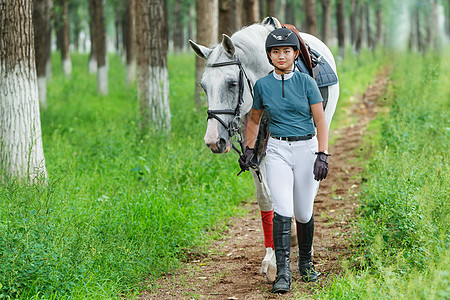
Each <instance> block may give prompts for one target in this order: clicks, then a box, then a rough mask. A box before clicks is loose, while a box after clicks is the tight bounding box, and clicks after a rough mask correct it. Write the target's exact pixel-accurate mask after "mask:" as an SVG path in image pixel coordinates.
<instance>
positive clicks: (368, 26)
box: [364, 3, 373, 48]
mask: <svg viewBox="0 0 450 300" xmlns="http://www.w3.org/2000/svg"><path fill="white" fill-rule="evenodd" d="M364 15H365V17H366V22H365V23H366V39H367V47H368V48H372V47H373V43H372V41H373V37H372V28H371V22H370V9H369V3H365V4H364Z"/></svg>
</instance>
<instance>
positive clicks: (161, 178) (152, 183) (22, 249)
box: [0, 55, 254, 299]
mask: <svg viewBox="0 0 450 300" xmlns="http://www.w3.org/2000/svg"><path fill="white" fill-rule="evenodd" d="M72 60H73V67H74V68H73V69H74V71H73V74H72V76H71V77H70V78H64V76H63V75H62V74H61V72H60V65H59V63H58V62H59V58H58V57H54V60H53V61H54V66H53V75H54V77H53V80H52V81H51V82H50V83H49V87H48V110H47V111H46V112H42V114H41V118H42V132H43V143H44V153H45V157H46V165H47V170H48V173H49V179H48V181H47V185H46V186H43V185H36V186H24V185H20V184H18V183H16V182H9V183H8V184H7V185H3V186H1V187H0V199H2V200H1V202H0V227H1V229H2V230H1V231H0V249H2V252H0V260H1V261H2V263H1V265H0V297H2V296H3V297H5V296H10V297H13V298H15V297H19V298H30V297H32V296H34V297H35V298H40V297H43V298H51V297H55V298H61V297H72V298H89V299H93V298H98V299H105V298H117V297H119V296H120V295H121V294H123V293H128V292H129V291H131V290H132V289H135V288H137V287H138V283H139V282H141V281H142V280H144V279H146V278H149V279H152V278H155V277H156V276H158V275H161V274H163V273H167V272H171V271H172V270H174V269H176V268H177V267H178V266H179V264H180V261H182V260H183V259H185V257H186V256H187V255H188V254H189V253H190V252H191V253H192V252H194V253H195V252H196V251H201V245H203V244H204V240H205V239H206V238H205V236H206V233H207V232H208V230H209V229H211V228H214V227H221V226H222V225H223V224H224V223H225V221H226V218H227V217H228V216H230V215H232V214H236V207H237V204H238V203H240V202H242V201H245V200H246V199H248V198H250V197H252V195H253V193H254V192H253V190H254V189H253V184H252V180H251V179H250V176H247V175H248V174H245V176H240V177H236V173H237V172H238V165H237V162H236V158H237V157H236V155H234V154H229V155H213V154H212V153H211V152H210V151H209V150H208V149H207V148H206V147H205V146H204V143H203V135H204V131H205V127H206V109H203V108H201V109H197V108H195V106H194V103H193V102H194V100H193V99H194V97H193V87H194V82H193V78H194V76H192V74H193V70H194V57H193V55H189V56H186V55H184V56H173V57H171V58H170V59H169V73H170V78H171V81H172V85H171V94H170V97H171V109H172V128H173V131H172V133H171V134H170V135H164V134H159V133H158V132H152V131H149V132H141V131H140V129H139V114H138V104H137V96H136V94H137V92H136V88H135V87H131V88H128V87H126V86H125V80H124V78H125V69H124V67H123V66H122V64H121V62H120V59H119V58H118V57H115V56H111V57H110V74H109V76H110V77H109V87H110V93H109V96H104V97H100V96H97V92H96V91H97V89H96V76H95V75H89V74H87V57H86V56H84V55H72ZM180 66H182V67H180Z"/></svg>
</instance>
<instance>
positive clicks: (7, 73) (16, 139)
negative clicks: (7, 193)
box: [0, 0, 46, 181]
mask: <svg viewBox="0 0 450 300" xmlns="http://www.w3.org/2000/svg"><path fill="white" fill-rule="evenodd" d="M32 15H33V8H32V2H31V1H30V0H15V1H5V0H1V1H0V32H1V34H0V45H2V49H1V51H0V181H1V180H2V178H3V179H4V178H5V177H16V178H21V179H24V180H28V179H31V180H33V181H34V180H35V179H36V178H37V177H38V176H46V169H45V159H44V151H43V148H42V136H41V121H40V112H39V99H38V88H37V78H36V67H35V53H34V34H33V20H32V19H33V18H32ZM5 45H7V47H5Z"/></svg>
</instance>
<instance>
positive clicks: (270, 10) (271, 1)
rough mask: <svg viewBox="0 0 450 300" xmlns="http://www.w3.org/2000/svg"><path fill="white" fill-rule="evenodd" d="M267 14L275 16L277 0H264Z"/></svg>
mask: <svg viewBox="0 0 450 300" xmlns="http://www.w3.org/2000/svg"><path fill="white" fill-rule="evenodd" d="M266 5H267V16H271V17H277V0H266Z"/></svg>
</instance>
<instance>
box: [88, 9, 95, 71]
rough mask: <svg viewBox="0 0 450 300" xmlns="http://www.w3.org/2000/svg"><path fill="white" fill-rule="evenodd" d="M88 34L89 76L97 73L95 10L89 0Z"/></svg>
mask: <svg viewBox="0 0 450 300" xmlns="http://www.w3.org/2000/svg"><path fill="white" fill-rule="evenodd" d="M88 3H89V19H90V20H89V34H90V38H91V41H90V42H91V52H90V54H89V74H94V73H97V57H96V50H95V44H96V43H95V40H96V38H95V31H96V30H95V24H94V20H95V15H94V12H95V8H94V4H93V3H94V1H93V0H89V1H88Z"/></svg>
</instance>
